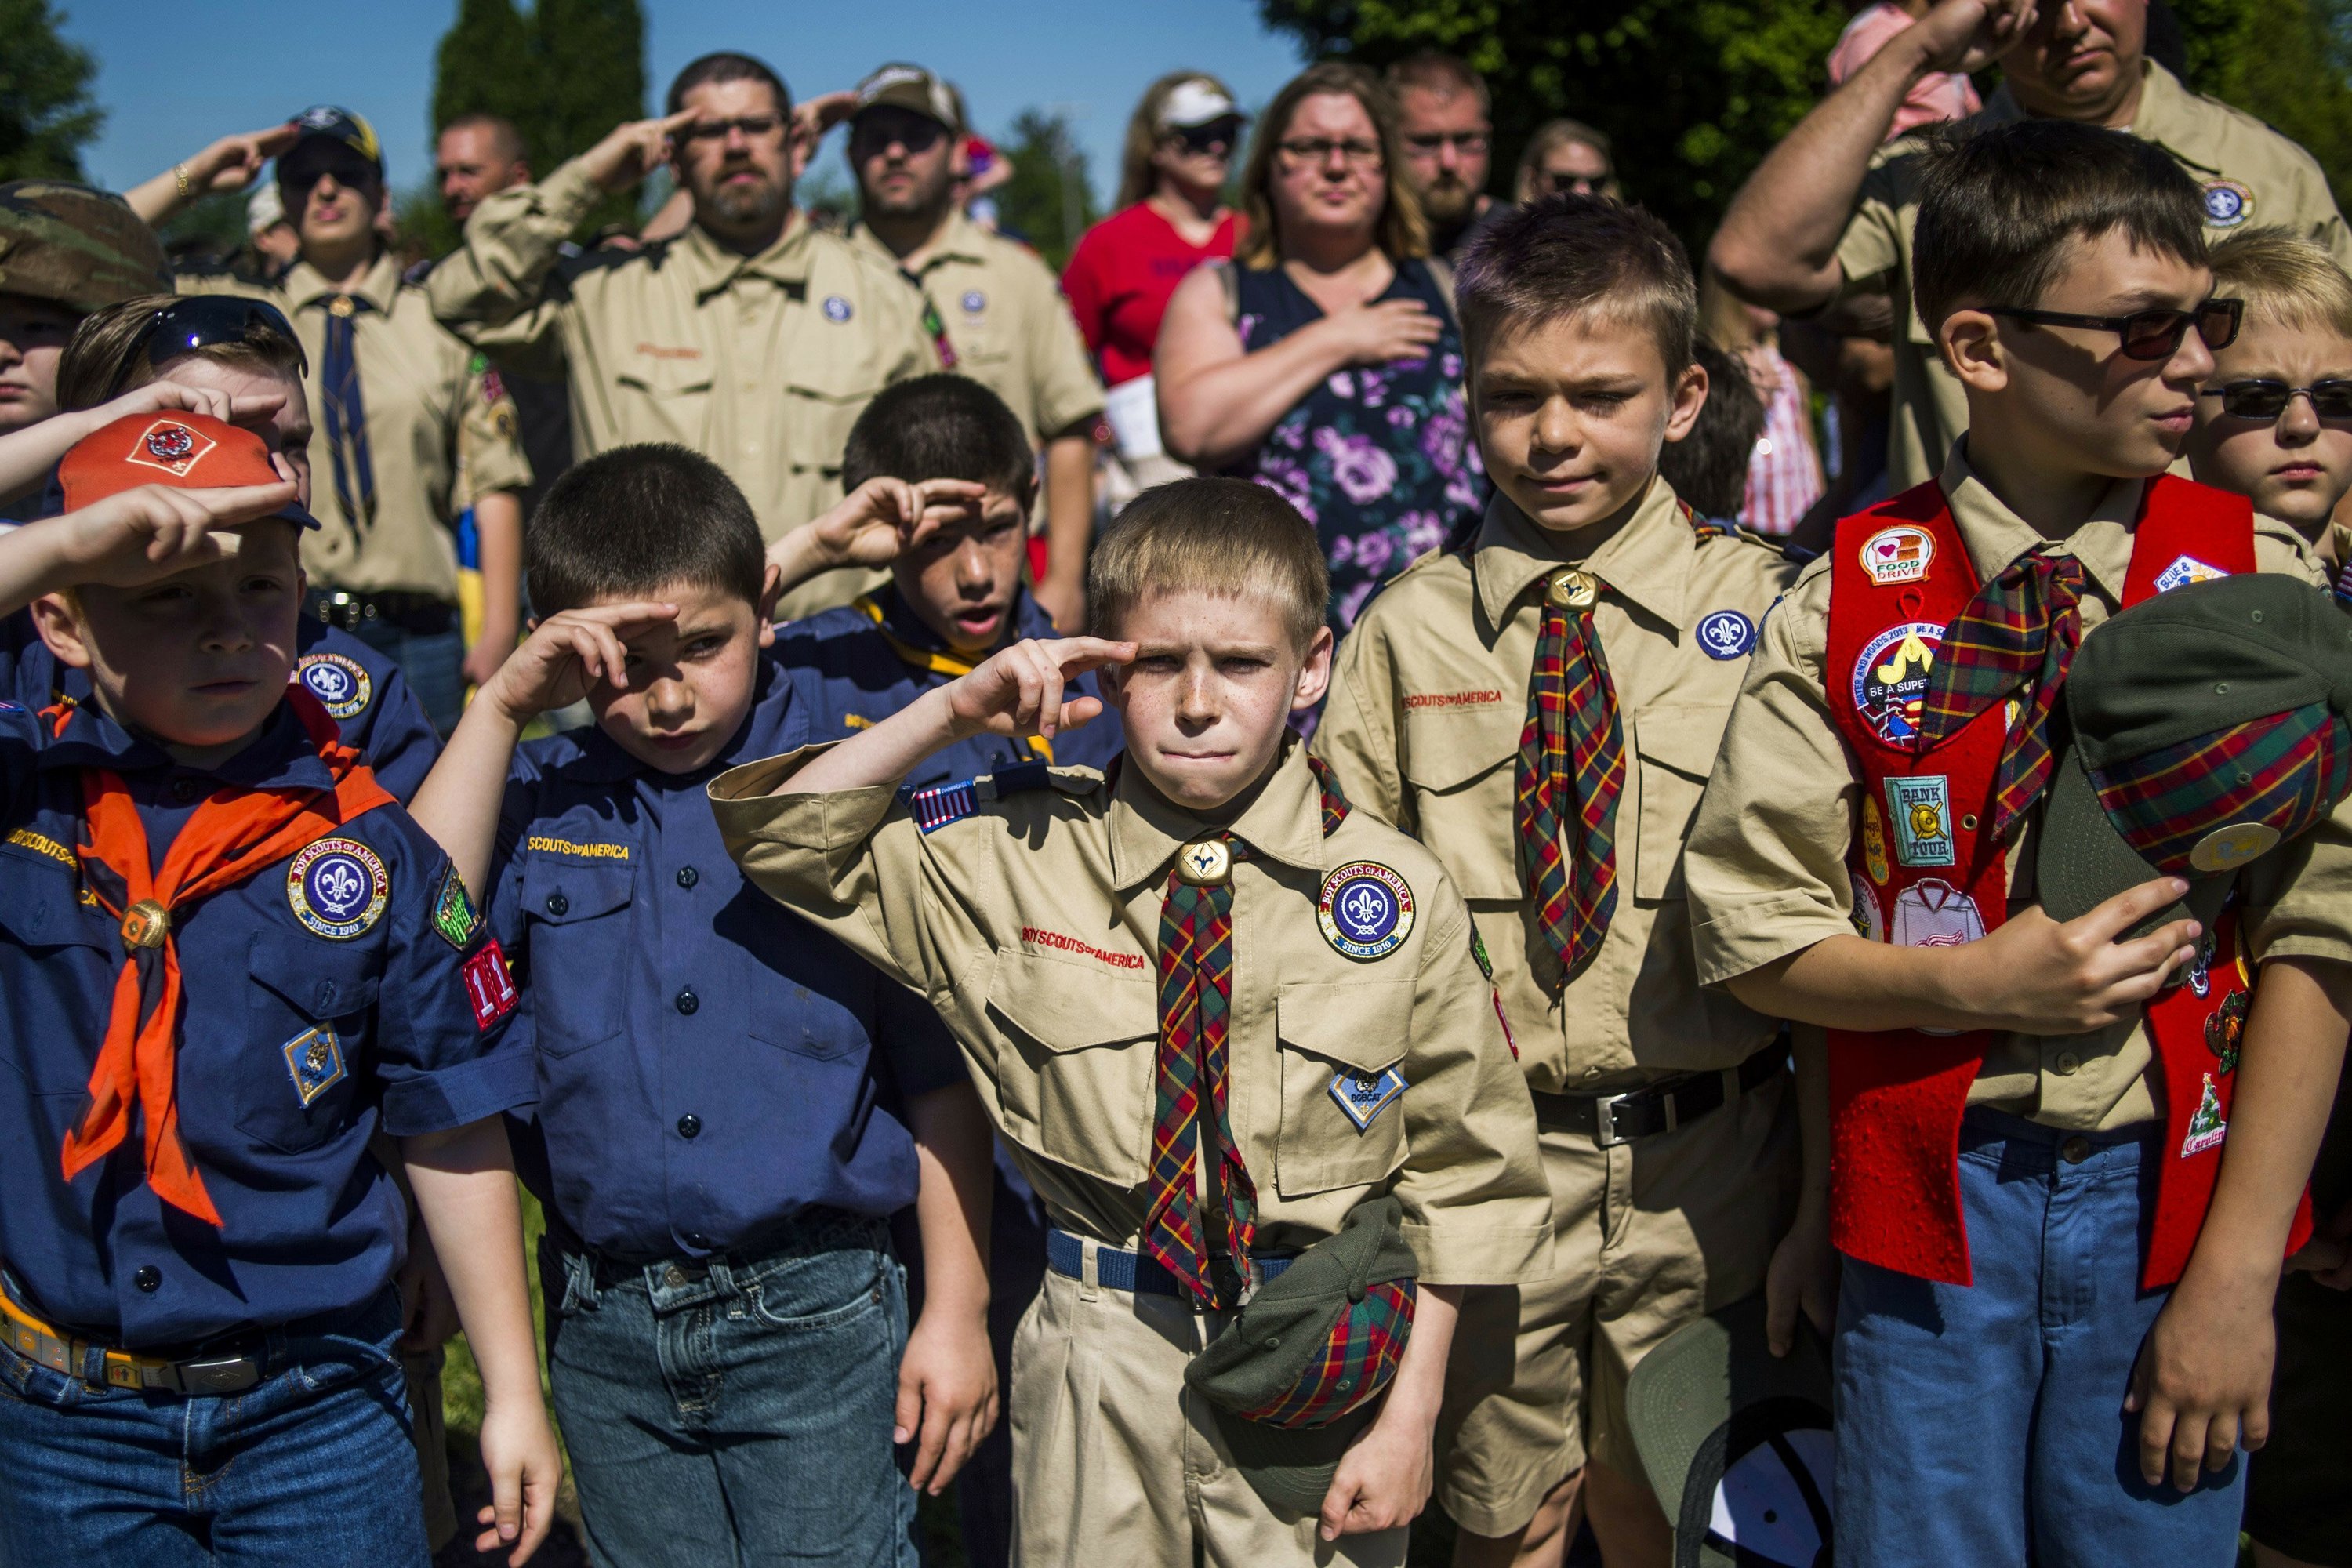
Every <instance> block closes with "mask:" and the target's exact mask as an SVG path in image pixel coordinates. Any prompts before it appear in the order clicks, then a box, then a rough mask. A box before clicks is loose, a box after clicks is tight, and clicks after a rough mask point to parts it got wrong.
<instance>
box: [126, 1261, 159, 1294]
mask: <svg viewBox="0 0 2352 1568" xmlns="http://www.w3.org/2000/svg"><path fill="white" fill-rule="evenodd" d="M131 1283H132V1284H133V1285H136V1286H138V1287H139V1289H142V1290H143V1291H145V1292H146V1293H147V1294H148V1295H150V1296H152V1295H153V1294H154V1293H155V1292H156V1291H158V1290H160V1289H163V1270H162V1269H160V1268H156V1267H155V1266H154V1265H153V1264H152V1263H142V1264H141V1265H140V1266H139V1272H137V1273H136V1274H133V1275H132V1276H131Z"/></svg>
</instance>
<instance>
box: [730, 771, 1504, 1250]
mask: <svg viewBox="0 0 2352 1568" xmlns="http://www.w3.org/2000/svg"><path fill="white" fill-rule="evenodd" d="M812 754H813V752H812V751H811V750H809V749H803V751H800V752H793V753H792V754H791V755H789V756H785V757H777V758H772V759H770V760H769V761H767V762H763V763H751V765H749V766H747V767H740V768H736V769H733V770H730V772H728V773H722V774H720V775H719V777H718V778H717V779H715V780H713V781H712V782H711V784H710V798H711V805H712V807H713V809H714V810H715V811H716V812H717V813H718V816H719V829H720V831H721V833H723V834H724V835H725V837H726V839H727V848H728V852H729V853H730V854H731V855H733V856H734V857H735V858H736V860H737V861H738V862H740V864H741V866H742V868H743V871H744V874H745V875H746V876H747V877H749V878H750V879H751V880H752V881H753V882H755V883H757V884H758V885H759V886H760V887H761V889H763V890H765V891H766V892H768V893H770V894H771V895H772V896H773V897H775V898H776V899H778V900H782V902H783V903H785V904H787V905H789V906H791V907H792V909H793V910H795V911H796V912H798V913H800V914H802V915H803V916H805V917H806V918H808V919H809V920H812V921H815V922H816V923H818V924H819V925H822V926H824V928H825V929H826V930H827V931H831V932H832V933H833V934H834V935H835V936H837V937H839V938H840V939H841V940H842V941H843V942H846V943H847V944H848V945H849V946H850V947H851V948H853V949H854V950H856V952H857V953H858V954H859V955H860V956H861V957H864V958H866V960H868V961H869V962H871V963H874V964H876V965H877V966H878V967H879V968H880V969H881V970H882V972H883V973H886V974H889V975H891V976H893V977H895V978H896V979H898V980H899V981H901V982H902V983H904V984H908V985H911V986H913V987H914V988H915V989H917V990H919V991H920V992H921V993H922V994H924V996H925V997H927V998H928V999H929V1001H930V1002H931V1004H932V1005H934V1006H936V1007H937V1008H938V1009H939V1011H940V1017H941V1018H943V1019H945V1020H946V1022H947V1025H948V1027H949V1028H950V1030H952V1031H953V1032H954V1034H955V1037H956V1038H957V1040H958V1041H959V1042H960V1043H961V1045H962V1047H963V1050H964V1056H965V1059H966V1061H967V1063H968V1064H969V1065H970V1067H971V1074H972V1079H973V1081H974V1082H975V1083H976V1084H977V1085H978V1087H979V1089H980V1095H981V1099H982V1100H983V1101H984V1102H985V1103H986V1104H987V1106H988V1109H989V1113H990V1115H991V1116H992V1118H993V1119H994V1120H995V1122H996V1125H997V1126H998V1128H1000V1129H1001V1130H1002V1131H1003V1133H1004V1136H1005V1138H1006V1139H1007V1140H1008V1141H1009V1142H1011V1143H1012V1145H1013V1154H1014V1158H1015V1159H1016V1160H1017V1161H1018V1162H1019V1163H1020V1165H1021V1169H1022V1172H1023V1173H1024V1174H1025V1175H1026V1176H1027V1177H1028V1178H1029V1181H1030V1183H1031V1184H1032V1185H1034V1187H1035V1188H1036V1189H1037V1192H1038V1193H1039V1194H1040V1195H1042V1196H1043V1197H1044V1198H1045V1203H1046V1205H1047V1206H1048V1207H1049V1209H1050V1210H1051V1211H1052V1214H1053V1216H1054V1223H1055V1224H1056V1225H1058V1226H1063V1227H1064V1228H1066V1229H1068V1230H1072V1231H1075V1232H1077V1233H1079V1234H1082V1235H1087V1236H1092V1237H1095V1238H1096V1239H1097V1240H1098V1241H1101V1242H1103V1243H1105V1244H1106V1245H1113V1246H1125V1247H1131V1246H1133V1245H1135V1244H1136V1238H1137V1237H1138V1236H1139V1233H1140V1232H1141V1230H1142V1227H1143V1225H1144V1221H1145V1219H1146V1217H1147V1215H1148V1213H1149V1205H1150V1196H1149V1194H1148V1192H1147V1190H1146V1187H1145V1178H1146V1176H1147V1175H1148V1173H1150V1164H1151V1152H1152V1121H1153V1116H1154V1111H1155V1099H1154V1089H1153V1081H1154V1078H1153V1067H1154V1059H1155V1056H1156V1053H1157V1048H1158V1037H1159V1033H1160V1000H1159V983H1158V973H1159V960H1158V953H1159V943H1160V907H1161V905H1162V903H1163V902H1164V901H1165V899H1166V895H1167V889H1168V874H1169V869H1170V867H1171V864H1172V863H1173V861H1174V859H1175V856H1176V851H1177V850H1178V849H1179V848H1181V847H1182V846H1183V845H1184V844H1185V843H1187V842H1188V841H1190V840H1192V839H1193V838H1196V837H1200V836H1201V835H1202V833H1203V832H1205V831H1210V828H1209V827H1208V825H1206V824H1204V823H1203V822H1202V819H1201V818H1199V817H1197V816H1192V815H1191V814H1189V813H1187V812H1183V811H1181V810H1178V809H1177V808H1175V807H1172V806H1171V805H1168V804H1167V803H1166V802H1165V801H1163V800H1161V799H1160V797H1159V796H1157V795H1155V794H1153V792H1152V791H1151V790H1150V786H1149V785H1147V784H1143V783H1142V781H1141V779H1140V778H1139V775H1138V773H1137V772H1136V770H1135V769H1133V768H1125V769H1122V770H1121V774H1122V776H1121V777H1120V779H1119V782H1118V786H1117V787H1116V788H1113V787H1111V786H1110V785H1108V784H1105V783H1104V782H1103V780H1102V778H1101V777H1100V775H1098V774H1097V773H1092V772H1091V771H1087V770H1080V769H1056V770H1055V774H1054V784H1055V787H1053V788H1051V789H1041V790H1037V791H1034V792H1031V793H1025V794H1020V795H1013V796H1011V797H1009V798H1007V799H1003V800H1000V801H996V802H993V803H989V804H983V805H981V806H980V807H979V808H978V810H977V811H976V812H975V813H974V814H973V815H972V816H967V817H964V818H963V819H961V820H960V821H956V822H952V823H950V824H948V825H947V826H942V827H940V828H939V829H937V830H936V831H934V832H931V833H929V834H926V833H923V832H921V831H920V830H919V829H918V828H917V827H916V826H915V824H914V822H913V821H912V820H911V819H910V818H909V817H908V816H907V813H906V812H905V811H904V810H903V809H898V808H896V807H895V805H894V798H895V792H894V791H893V790H891V789H890V788H888V787H887V786H880V787H877V788H873V789H863V790H853V791H845V792H843V793H841V794H837V795H782V796H775V795H769V794H768V793H767V792H768V791H769V790H772V789H773V788H774V787H775V786H776V785H777V784H779V783H781V782H782V780H784V779H786V778H788V777H790V776H791V775H792V773H793V771H794V770H795V769H797V768H798V767H800V766H801V765H802V763H804V762H805V761H806V760H807V759H808V758H809V757H810V756H811V755H812ZM1232 830H1233V832H1234V834H1236V835H1237V836H1239V837H1241V838H1243V839H1244V840H1246V841H1247V842H1248V843H1249V844H1250V845H1251V846H1252V847H1254V849H1255V857H1254V858H1251V859H1248V860H1245V861H1244V862H1242V863H1241V864H1239V865H1237V866H1236V867H1235V868H1234V874H1233V876H1234V947H1233V954H1234V982H1233V1008H1232V1012H1231V1013H1230V1015H1229V1024H1228V1027H1229V1030H1230V1034H1229V1040H1230V1046H1231V1058H1232V1064H1233V1079H1232V1086H1233V1087H1232V1096H1231V1100H1230V1113H1231V1116H1232V1121H1233V1129H1234V1138H1235V1140H1236V1142H1238V1143H1239V1144H1240V1147H1241V1152H1242V1160H1243V1163H1244V1165H1245V1166H1246V1167H1247V1168H1248V1170H1249V1172H1250V1174H1251V1177H1252V1179H1253V1180H1254V1182H1255V1185H1256V1188H1257V1199H1258V1226H1259V1235H1260V1237H1261V1238H1262V1241H1263V1244H1264V1245H1265V1247H1266V1248H1267V1249H1268V1250H1270V1251H1276V1252H1280V1251H1288V1250H1294V1249H1297V1248H1299V1247H1306V1246H1307V1245H1309V1244H1310V1243H1312V1242H1315V1241H1317V1240H1319V1239H1321V1238H1322V1237H1326V1236H1328V1235H1331V1234H1332V1233H1333V1232H1335V1231H1337V1230H1338V1229H1339V1224H1340V1222H1341V1220H1343V1219H1344V1218H1345V1217H1346V1215H1347V1214H1348V1211H1349V1209H1351V1208H1353V1207H1355V1205H1358V1204H1359V1203H1361V1202H1363V1201H1365V1200H1366V1199H1367V1198H1370V1197H1377V1196H1379V1195H1381V1194H1384V1193H1387V1192H1391V1191H1393V1192H1394V1193H1395V1194H1396V1195H1397V1197H1398V1198H1399V1199H1400V1200H1401V1201H1402V1203H1403V1205H1404V1211H1405V1225H1404V1234H1405V1238H1406V1240H1407V1241H1408V1242H1409V1243H1411V1245H1412V1249H1413V1255H1414V1257H1415V1258H1417V1259H1419V1261H1420V1264H1421V1279H1422V1280H1423V1283H1425V1284H1431V1285H1501V1284H1511V1283H1515V1282H1517V1281H1519V1280H1522V1279H1537V1278H1541V1277H1542V1276H1544V1275H1546V1274H1548V1273H1549V1270H1550V1246H1551V1244H1550V1237H1551V1226H1550V1214H1551V1199H1550V1195H1549V1190H1548V1189H1547V1188H1546V1186H1545V1184H1544V1173H1543V1167H1542V1165H1541V1164H1540V1163H1539V1161H1538V1155H1537V1152H1536V1129H1535V1111H1534V1108H1533V1106H1532V1105H1531V1104H1530V1102H1529V1101H1528V1091H1527V1087H1526V1085H1525V1083H1524V1082H1523V1081H1522V1080H1521V1079H1520V1077H1519V1074H1518V1071H1517V1068H1516V1066H1515V1065H1514V1064H1513V1062H1512V1061H1511V1055H1510V1051H1509V1049H1508V1048H1507V1047H1506V1046H1505V1044H1504V1041H1503V1031H1502V1029H1501V1027H1500V1026H1498V1025H1497V1024H1496V1021H1495V1010H1494V1007H1493V1005H1492V1003H1491V1001H1490V998H1489V993H1488V990H1487V985H1486V977H1485V976H1484V975H1482V974H1481V973H1479V970H1478V965H1477V961H1476V960H1475V957H1474V956H1473V955H1472V952H1471V947H1470V922H1469V917H1468V914H1467V912H1466V911H1465V910H1464V908H1463V906H1462V899H1461V895H1459V894H1458V893H1456V892H1455V891H1454V886H1453V884H1452V883H1451V882H1449V881H1448V880H1447V879H1446V877H1445V873H1444V871H1443V870H1441V869H1440V868H1439V867H1438V863H1437V861H1436V859H1435V858H1434V857H1433V856H1432V855H1431V854H1430V853H1429V852H1428V851H1427V850H1426V849H1423V847H1421V846H1420V845H1418V844H1415V843H1413V842H1412V840H1411V839H1409V838H1407V837H1404V835H1402V834H1401V833H1399V832H1397V831H1396V830H1395V829H1393V828H1391V827H1388V826H1383V825H1382V824H1381V823H1380V822H1378V821H1376V820H1375V819H1374V818H1373V817H1372V816H1371V815H1370V813H1368V812H1361V811H1352V812H1350V813H1349V815H1348V818H1347V820H1346V821H1345V822H1343V823H1342V824H1340V826H1339V831H1337V832H1335V833H1333V834H1332V835H1331V836H1330V837H1328V838H1326V837H1324V836H1323V827H1322V821H1321V805H1320V796H1319V795H1318V791H1317V789H1316V785H1315V778H1314V775H1313V773H1310V772H1309V771H1308V769H1307V756H1306V752H1305V750H1304V748H1302V747H1299V746H1296V745H1293V746H1291V747H1290V748H1289V752H1288V754H1287V755H1286V757H1285V758H1284V759H1283V761H1282V763H1281V764H1280V766H1279V767H1278V769H1277V770H1276V773H1275V776H1274V777H1273V778H1272V779H1271V780H1269V781H1268V783H1267V784H1266V786H1265V789H1264V790H1263V791H1262V792H1261V793H1260V794H1259V795H1258V798H1257V799H1256V800H1255V801H1254V802H1252V803H1251V805H1250V806H1249V808H1248V809H1247V810H1246V811H1244V812H1243V813H1242V815H1241V816H1240V817H1239V818H1238V819H1236V820H1235V821H1234V824H1233V829H1232ZM1357 860H1374V861H1378V862H1380V863H1381V864H1382V865H1384V866H1386V867H1388V868H1391V869H1392V870H1394V871H1395V872H1397V873H1399V874H1400V875H1401V876H1402V878H1403V879H1404V881H1405V882H1406V884H1407V885H1408V886H1409V887H1410V888H1411V889H1412V899H1413V902H1414V906H1415V908H1414V913H1413V919H1412V926H1411V927H1410V929H1409V930H1406V931H1404V933H1403V934H1404V941H1403V942H1402V943H1400V944H1399V945H1398V946H1397V948H1396V949H1395V950H1394V951H1393V952H1390V953H1388V954H1387V955H1386V956H1384V957H1381V958H1377V959H1372V960H1370V961H1366V962H1359V961H1357V960H1354V959H1350V958H1346V957H1342V956H1341V955H1340V954H1339V952H1338V951H1337V950H1336V949H1334V948H1333V947H1332V946H1331V945H1330V943H1329V942H1326V941H1325V940H1324V937H1323V935H1322V932H1321V931H1320V930H1318V922H1317V914H1316V901H1317V898H1318V889H1320V888H1321V886H1322V884H1323V880H1324V878H1325V876H1326V874H1327V873H1328V872H1329V871H1331V870H1333V869H1334V868H1339V867H1341V866H1345V865H1347V864H1349V863H1350V862H1353V861H1357ZM1386 1068H1396V1069H1397V1071H1398V1072H1399V1073H1400V1074H1401V1075H1402V1078H1403V1079H1404V1081H1405V1085H1406V1088H1405V1090H1404V1093H1403V1095H1402V1097H1401V1099H1399V1100H1397V1101H1395V1102H1393V1103H1391V1105H1389V1106H1388V1107H1387V1108H1386V1109H1385V1110H1382V1111H1381V1113H1380V1114H1379V1115H1377V1116H1375V1117H1374V1118H1373V1119H1372V1120H1371V1121H1370V1122H1369V1123H1368V1124H1367V1125H1366V1127H1365V1128H1364V1130H1363V1131H1358V1130H1357V1127H1356V1124H1355V1122H1354V1121H1351V1120H1350V1119H1349V1116H1348V1115H1347V1113H1346V1112H1344V1111H1342V1110H1340V1108H1339V1103H1338V1102H1337V1101H1336V1100H1334V1099H1333V1097H1332V1095H1331V1093H1330V1089H1331V1083H1332V1077H1333V1075H1334V1074H1335V1073H1339V1072H1346V1073H1351V1074H1354V1073H1371V1074H1377V1073H1379V1072H1381V1071H1382V1070H1384V1069H1386Z"/></svg>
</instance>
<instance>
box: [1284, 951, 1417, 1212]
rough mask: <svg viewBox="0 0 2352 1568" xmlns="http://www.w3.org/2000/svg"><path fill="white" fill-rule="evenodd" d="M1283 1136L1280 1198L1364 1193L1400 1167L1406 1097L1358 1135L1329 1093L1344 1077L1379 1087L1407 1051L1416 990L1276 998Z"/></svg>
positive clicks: (1298, 990)
mask: <svg viewBox="0 0 2352 1568" xmlns="http://www.w3.org/2000/svg"><path fill="white" fill-rule="evenodd" d="M1274 1010H1275V1029H1276V1035H1277V1036H1278V1037H1279V1038H1280V1047H1279V1054H1280V1056H1281V1058H1282V1126H1281V1131H1280V1134H1279V1138H1278V1141H1277V1142H1276V1147H1275V1156H1274V1178H1275V1187H1276V1191H1277V1192H1279V1193H1280V1194H1282V1195H1283V1196H1284V1197H1286V1198H1296V1197H1303V1196H1305V1195H1306V1194H1309V1193H1321V1192H1328V1191H1330V1190H1331V1189H1332V1188H1334V1187H1369V1186H1373V1185H1376V1184H1379V1183H1381V1182H1382V1181H1384V1180H1386V1179H1387V1178H1388V1177H1389V1176H1390V1175H1391V1173H1394V1172H1395V1171H1396V1169H1397V1168H1398V1167H1399V1166H1401V1165H1402V1164H1403V1163H1404V1157H1405V1134H1404V1106H1403V1105H1402V1099H1403V1094H1402V1091H1400V1092H1399V1093H1397V1094H1396V1095H1394V1096H1393V1097H1391V1099H1390V1100H1389V1101H1388V1102H1387V1103H1386V1104H1384V1105H1382V1106H1381V1108H1380V1110H1379V1111H1378V1113H1377V1114H1375V1115H1374V1116H1373V1117H1372V1119H1371V1120H1370V1121H1368V1122H1366V1123H1365V1124H1364V1126H1363V1127H1362V1128H1361V1129H1359V1128H1358V1127H1357V1126H1356V1122H1355V1119H1354V1118H1353V1117H1351V1116H1350V1115H1349V1113H1348V1112H1347V1111H1346V1110H1343V1109H1341V1107H1340V1105H1339V1100H1338V1099H1337V1098H1336V1097H1334V1096H1333V1094H1332V1093H1331V1085H1332V1083H1333V1081H1334V1080H1335V1079H1337V1078H1339V1076H1340V1075H1342V1074H1345V1075H1347V1076H1349V1077H1350V1078H1353V1079H1356V1080H1358V1081H1359V1082H1361V1081H1362V1080H1364V1079H1373V1080H1378V1079H1380V1078H1381V1075H1382V1074H1384V1073H1386V1072H1388V1071H1389V1070H1390V1069H1391V1068H1395V1067H1396V1066H1397V1064H1398V1063H1400V1062H1402V1061H1403V1060H1404V1055H1405V1052H1406V1050H1407V1049H1409V1048H1410V1047H1412V981H1411V980H1386V981H1366V980H1349V981H1337V982H1332V981H1294V982H1291V983H1289V984H1286V985H1284V986H1283V987H1282V988H1281V990H1280V991H1279V992H1277V993H1276V996H1275V1004H1274Z"/></svg>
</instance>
